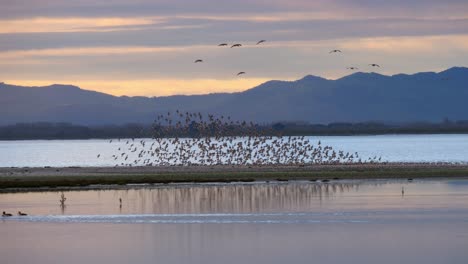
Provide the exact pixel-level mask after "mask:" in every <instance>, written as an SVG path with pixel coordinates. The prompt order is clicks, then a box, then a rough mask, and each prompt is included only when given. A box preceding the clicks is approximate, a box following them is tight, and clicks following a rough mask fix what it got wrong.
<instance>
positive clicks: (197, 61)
mask: <svg viewBox="0 0 468 264" xmlns="http://www.w3.org/2000/svg"><path fill="white" fill-rule="evenodd" d="M199 62H203V60H200V59H198V60H196V61H195V62H194V63H199Z"/></svg>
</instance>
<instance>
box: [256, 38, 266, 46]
mask: <svg viewBox="0 0 468 264" xmlns="http://www.w3.org/2000/svg"><path fill="white" fill-rule="evenodd" d="M264 42H266V40H264V39H262V40H260V41H259V42H257V45H258V44H262V43H264Z"/></svg>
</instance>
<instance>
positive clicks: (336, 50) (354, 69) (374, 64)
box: [194, 39, 380, 76]
mask: <svg viewBox="0 0 468 264" xmlns="http://www.w3.org/2000/svg"><path fill="white" fill-rule="evenodd" d="M265 42H266V40H264V39H262V40H259V41H258V42H257V44H256V45H260V44H262V43H265ZM228 46H229V44H228V43H221V44H218V47H228ZM237 47H242V44H240V43H236V44H233V45H231V48H237ZM329 53H330V54H331V53H342V51H341V50H339V49H334V50H331V51H330V52H329ZM202 62H203V60H202V59H196V60H195V61H194V63H202ZM368 66H371V67H373V68H380V65H379V64H376V63H371V64H368ZM346 69H348V70H352V71H356V70H359V68H358V67H355V66H350V67H346ZM244 74H246V72H244V71H241V72H238V73H237V75H236V76H240V75H244Z"/></svg>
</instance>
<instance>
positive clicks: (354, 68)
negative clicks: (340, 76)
mask: <svg viewBox="0 0 468 264" xmlns="http://www.w3.org/2000/svg"><path fill="white" fill-rule="evenodd" d="M346 69H348V70H352V71H354V70H359V68H358V67H347V68H346Z"/></svg>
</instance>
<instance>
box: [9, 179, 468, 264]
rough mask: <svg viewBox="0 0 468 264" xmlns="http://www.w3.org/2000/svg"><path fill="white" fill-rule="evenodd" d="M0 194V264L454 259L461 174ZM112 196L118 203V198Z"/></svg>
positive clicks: (460, 221) (461, 258)
mask: <svg viewBox="0 0 468 264" xmlns="http://www.w3.org/2000/svg"><path fill="white" fill-rule="evenodd" d="M60 194H61V193H60V192H29V193H2V194H0V210H2V211H8V212H13V213H15V212H17V211H18V210H21V211H24V212H27V213H29V215H28V216H22V217H19V216H13V217H10V218H3V217H2V219H0V236H1V237H2V239H1V240H0V257H1V263H25V264H27V263H39V264H43V263H44V264H45V263H114V264H120V263H228V264H229V263H259V264H262V263H364V264H366V263H369V264H370V263H384V264H385V263H388V264H390V263H392V264H393V263H424V264H430V263H454V264H455V263H460V264H462V263H466V260H467V259H468V251H467V250H466V249H467V248H468V247H467V246H468V202H467V201H468V180H467V179H457V180H445V179H440V180H415V181H412V182H409V181H407V180H368V181H363V180H349V181H332V182H330V183H312V182H288V183H275V182H270V183H245V184H238V183H236V184H198V185H197V184H186V185H161V186H153V187H143V186H139V187H135V188H134V189H128V190H101V191H95V190H94V191H67V192H65V193H64V195H65V196H66V198H67V200H66V202H65V205H66V206H65V207H64V208H62V207H61V206H59V199H60ZM120 198H121V199H122V205H121V206H120V202H119V199H120Z"/></svg>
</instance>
